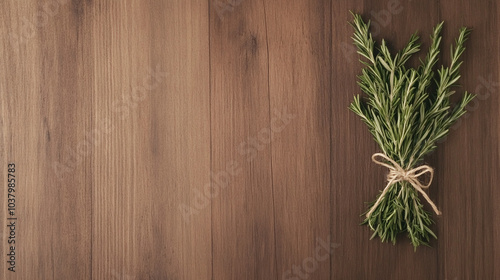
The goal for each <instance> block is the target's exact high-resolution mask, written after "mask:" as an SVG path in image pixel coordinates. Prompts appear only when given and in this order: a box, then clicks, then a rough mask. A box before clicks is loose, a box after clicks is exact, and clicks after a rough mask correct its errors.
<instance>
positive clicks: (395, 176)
mask: <svg viewBox="0 0 500 280" xmlns="http://www.w3.org/2000/svg"><path fill="white" fill-rule="evenodd" d="M377 158H383V159H385V160H386V161H388V162H390V163H391V164H388V163H385V162H383V161H379V160H377ZM372 161H373V162H375V163H376V164H378V165H382V166H385V167H387V168H389V174H388V175H387V181H388V183H387V186H385V188H384V190H383V191H382V193H381V194H380V196H379V197H378V199H377V201H376V202H375V204H373V206H372V208H371V209H370V211H369V212H368V213H367V214H366V218H370V216H371V214H372V213H373V211H375V208H377V206H378V205H379V204H380V202H381V201H382V198H383V197H384V195H385V193H386V192H387V191H388V190H389V187H390V186H391V185H392V184H394V183H397V182H401V181H407V182H408V183H410V184H411V185H412V186H413V188H415V189H416V190H417V191H418V192H420V193H421V194H422V196H423V197H424V198H425V200H427V202H428V203H429V204H430V205H431V206H432V209H434V212H436V214H438V215H441V211H439V210H438V208H437V207H436V205H435V204H434V203H433V202H432V200H431V199H430V198H429V196H427V194H426V193H425V192H424V190H423V189H428V188H429V187H430V185H431V183H432V178H433V177H434V169H432V167H430V166H428V165H421V166H419V167H416V168H413V169H410V170H404V169H403V168H402V167H401V166H400V165H399V164H398V163H397V162H395V161H394V160H392V159H391V158H389V157H388V156H386V155H384V154H382V153H375V154H373V155H372ZM425 173H429V174H430V175H431V178H430V180H429V183H427V184H425V185H423V184H422V183H421V182H420V181H419V180H418V177H420V176H422V175H424V174H425Z"/></svg>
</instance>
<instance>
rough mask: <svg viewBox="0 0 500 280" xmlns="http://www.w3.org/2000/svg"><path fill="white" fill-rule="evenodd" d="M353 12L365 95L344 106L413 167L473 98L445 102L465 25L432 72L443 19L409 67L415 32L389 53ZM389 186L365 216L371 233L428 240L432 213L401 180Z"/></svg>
mask: <svg viewBox="0 0 500 280" xmlns="http://www.w3.org/2000/svg"><path fill="white" fill-rule="evenodd" d="M351 13H352V12H351ZM352 15H353V17H354V20H353V22H352V23H351V25H352V27H353V28H354V35H353V37H352V39H353V40H354V45H355V46H356V47H357V49H358V53H359V54H360V55H361V56H362V58H363V59H361V60H360V61H361V63H363V64H364V66H365V67H364V69H363V70H362V72H361V75H359V76H358V85H359V87H360V88H361V90H362V91H363V92H364V93H365V94H366V96H365V97H360V96H359V95H357V96H355V97H354V101H353V102H352V103H351V105H350V107H349V108H350V109H351V110H352V111H353V112H354V113H356V114H357V115H358V116H360V117H361V119H362V120H363V122H365V123H366V125H367V126H368V128H369V130H370V132H371V134H372V135H373V137H374V139H375V141H376V142H377V143H378V145H379V146H380V149H381V150H382V152H383V153H384V154H385V155H386V156H388V157H389V158H391V159H393V160H394V161H396V162H397V163H398V164H399V165H400V166H401V167H403V168H404V169H405V170H408V169H411V168H414V167H415V166H417V165H418V164H419V163H421V162H422V160H423V158H424V156H425V155H427V154H429V153H430V152H432V151H433V150H434V149H435V148H436V142H437V141H439V140H440V139H442V138H443V137H444V136H446V135H447V134H448V132H449V129H450V127H451V125H452V124H453V123H454V122H455V121H456V120H457V119H458V118H460V117H461V116H462V115H463V114H464V113H465V112H466V111H465V106H466V105H467V104H468V103H469V102H470V101H471V100H472V99H473V98H474V95H472V94H470V93H468V92H465V93H464V95H463V97H462V99H461V101H460V102H458V103H457V104H455V105H452V104H451V103H450V97H451V96H452V95H453V94H454V93H455V91H454V90H453V88H454V87H455V86H457V82H458V80H459V79H460V73H459V70H460V66H461V65H462V62H461V61H459V59H460V56H461V55H462V53H463V52H464V50H465V46H464V43H465V41H466V40H467V37H468V35H469V33H470V30H469V29H467V28H461V29H460V35H459V36H458V38H457V39H456V41H455V46H452V47H451V64H450V65H449V66H448V67H445V66H441V68H439V69H438V70H437V77H435V70H434V66H435V64H436V62H437V61H438V55H439V47H440V43H441V35H440V32H441V29H442V27H443V22H441V23H440V24H438V25H437V26H436V27H435V28H434V31H433V33H432V35H431V40H432V44H431V46H430V48H429V51H428V53H427V55H426V57H425V59H424V60H423V61H422V60H421V65H420V66H419V67H418V68H417V69H413V68H407V67H406V66H405V63H406V62H407V61H408V59H410V57H411V56H412V55H413V54H415V53H417V52H418V51H419V50H420V43H419V42H418V39H419V37H418V36H417V34H413V35H411V37H410V39H409V41H408V43H407V45H406V47H404V48H403V49H402V50H401V51H399V52H398V53H396V54H395V55H392V54H391V53H390V51H389V49H388V47H387V45H386V42H385V40H382V41H381V43H380V45H379V46H376V42H375V41H374V40H373V38H372V35H371V34H370V32H369V29H370V21H368V22H367V23H365V22H364V21H363V19H362V18H361V16H360V15H357V14H354V13H352ZM389 188H390V189H389V190H388V191H387V192H386V194H385V195H384V197H383V198H382V200H381V202H380V204H379V205H378V206H377V207H376V209H374V211H373V213H372V214H371V215H370V216H369V217H368V218H367V219H366V220H365V221H364V224H368V225H369V226H370V228H371V229H372V230H373V231H374V233H373V236H372V238H373V237H375V236H379V237H380V239H381V240H382V241H392V242H393V243H396V236H397V235H398V234H399V233H402V232H407V233H408V236H409V238H410V240H411V243H412V244H413V246H414V247H415V249H416V248H417V247H418V246H419V245H428V242H429V240H430V237H431V236H432V237H434V238H436V235H435V234H434V232H433V231H432V230H431V229H430V226H431V224H432V223H433V221H432V218H431V214H430V213H429V212H427V211H425V210H424V209H423V205H422V204H421V203H420V199H419V197H418V193H417V191H416V190H415V189H414V188H413V187H412V186H411V185H410V184H409V183H408V182H405V181H400V182H396V183H394V184H392V185H391V186H389ZM377 198H378V197H377ZM372 205H373V203H371V205H369V206H370V208H371V206H372ZM370 208H369V209H370Z"/></svg>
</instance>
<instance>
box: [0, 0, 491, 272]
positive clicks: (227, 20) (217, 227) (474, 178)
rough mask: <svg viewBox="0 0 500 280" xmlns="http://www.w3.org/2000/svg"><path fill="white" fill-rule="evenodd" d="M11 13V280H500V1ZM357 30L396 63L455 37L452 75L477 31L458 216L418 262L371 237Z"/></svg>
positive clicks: (4, 12) (435, 192)
mask: <svg viewBox="0 0 500 280" xmlns="http://www.w3.org/2000/svg"><path fill="white" fill-rule="evenodd" d="M1 4H2V5H1V6H2V8H1V9H0V18H1V23H0V24H1V25H0V26H1V36H2V37H1V38H2V40H1V44H0V61H1V62H0V65H1V69H0V92H1V95H0V102H1V103H0V108H1V118H0V126H1V129H0V132H1V137H0V141H1V142H0V144H1V145H0V158H1V166H2V167H1V168H2V172H1V173H0V174H1V175H0V181H1V182H2V187H1V189H2V192H1V193H2V196H1V200H0V207H1V208H0V214H1V217H2V222H1V223H2V224H4V223H5V225H6V224H7V220H6V218H7V216H8V214H7V205H6V204H7V199H6V195H7V186H6V185H7V183H6V181H7V177H6V176H7V163H9V162H14V163H15V164H16V177H17V181H16V183H17V187H16V188H17V191H16V196H17V198H16V205H17V210H16V211H17V217H18V220H17V227H16V257H17V259H16V272H15V273H12V272H9V271H8V270H7V267H8V264H7V262H6V260H7V257H6V254H7V253H8V250H7V238H8V236H9V230H8V228H7V227H6V226H3V227H2V228H3V229H2V231H1V234H2V239H1V244H0V248H1V255H2V257H1V258H2V259H1V263H2V271H1V272H0V273H1V276H0V278H1V279H189V280H191V279H193V280H199V279H264V280H266V279H500V266H499V265H498V264H499V263H500V218H499V217H500V188H499V184H498V182H499V179H500V178H499V168H500V162H499V158H500V152H499V148H500V144H499V139H500V124H499V118H500V113H499V110H498V109H499V105H500V103H499V102H500V101H499V100H500V99H499V97H498V95H499V89H500V84H499V82H500V71H499V65H500V64H499V63H500V58H499V55H500V40H499V35H498V34H499V31H500V19H499V13H500V4H498V3H497V2H496V1H492V0H491V1H486V0H482V1H460V0H453V1H452V0H443V1H431V0H425V1H416V0H413V1H411V0H399V1H398V0H387V1H386V0H381V1H378V0H377V1H371V0H370V1H368V0H367V1H347V0H343V1H335V0H297V1H285V0H279V1H278V0H271V1H264V0H262V1H256V0H231V1H227V0H220V1H218V0H215V1H212V0H210V1H200V0H165V1H161V0H152V1H128V0H127V1H105V0H87V1H83V0H82V1H70V0H40V1H35V0H30V1H27V0H20V1H15V0H5V1H1ZM348 10H353V11H356V12H359V13H362V14H363V16H364V18H365V19H368V18H370V19H372V20H373V21H374V25H375V26H374V29H373V31H374V32H375V33H376V36H375V37H376V38H377V39H380V38H387V39H388V41H389V42H390V45H391V46H392V47H393V49H395V48H400V47H401V46H403V44H404V43H405V42H406V40H407V39H408V38H409V36H410V34H411V33H412V32H414V31H415V30H419V31H420V34H421V35H422V37H423V42H424V46H423V48H424V49H426V48H427V47H428V43H429V40H428V35H429V34H430V31H431V30H432V27H433V26H434V25H435V24H437V23H438V22H440V21H441V20H445V21H446V24H445V28H444V41H443V43H444V50H445V51H444V56H443V60H444V61H445V62H446V61H448V60H447V57H448V55H449V44H450V43H451V42H452V40H453V38H454V36H456V35H457V33H458V28H459V27H460V26H462V25H467V26H469V27H472V28H474V31H473V33H472V35H471V38H470V41H469V42H468V43H467V50H466V52H465V55H464V60H465V63H464V65H463V70H462V73H463V79H462V80H461V81H462V84H463V88H464V89H468V90H470V91H474V92H475V93H477V94H478V98H476V100H475V103H473V104H472V106H470V110H471V112H470V113H469V114H468V115H467V117H465V118H464V119H463V120H462V121H461V122H460V123H459V124H458V125H457V126H455V128H457V129H456V130H455V129H453V131H452V132H451V134H450V135H449V137H448V139H447V141H446V142H445V143H443V144H440V146H439V148H438V150H437V152H435V153H434V154H433V155H431V156H430V157H429V158H428V161H427V163H429V164H430V165H432V166H434V167H435V169H436V179H435V182H434V183H433V185H432V187H431V188H430V196H431V198H432V199H433V200H434V201H435V202H436V203H437V205H438V206H439V208H440V209H441V210H442V211H443V215H442V216H441V217H439V218H436V225H435V227H434V229H435V230H436V232H437V234H438V237H439V239H438V240H437V241H433V242H432V247H431V248H427V247H426V248H423V247H421V248H419V249H418V251H417V252H416V253H415V252H413V249H412V247H411V245H410V244H409V241H408V239H407V238H406V237H405V236H401V238H400V239H399V242H398V244H397V245H396V246H393V245H391V244H381V243H380V242H379V240H372V241H370V240H369V237H370V235H371V233H370V231H369V230H368V229H367V227H362V226H359V225H358V224H359V222H360V221H361V218H360V216H359V215H360V214H361V213H362V212H363V211H364V202H366V201H369V200H372V199H373V198H374V197H375V195H376V194H377V192H378V190H379V189H381V188H382V187H383V186H384V185H385V183H384V180H385V178H384V176H385V172H386V170H384V168H381V167H379V166H376V165H374V164H373V163H372V162H371V160H370V156H371V154H372V153H374V152H377V151H378V150H377V147H376V145H375V143H374V141H373V140H372V138H371V136H370V135H369V133H368V131H367V128H366V127H365V125H364V124H363V123H362V122H361V121H360V120H359V119H358V118H357V117H356V116H355V115H354V114H353V113H351V112H349V111H348V110H347V106H348V104H349V102H350V101H351V100H352V97H353V95H354V94H356V93H358V92H359V89H358V87H357V85H356V75H357V74H358V73H359V72H360V69H361V66H360V64H359V63H358V62H357V59H358V57H357V55H356V54H355V53H354V52H353V49H352V47H351V40H350V36H351V34H352V30H351V28H350V26H349V25H348V24H347V21H350V20H351V17H350V15H349V13H348ZM207 196H208V197H207ZM318 239H321V240H323V241H328V240H330V242H331V243H332V246H333V247H332V251H331V253H330V254H326V257H325V252H326V251H321V247H318V246H319V244H320V243H318V242H319V241H318ZM318 248H319V249H318ZM318 250H319V251H320V253H321V254H320V256H321V257H320V258H319V259H318V257H317V256H316V252H317V251H318ZM294 267H295V268H294ZM297 267H298V268H297ZM295 269H300V272H296V271H295ZM294 277H295V278H294Z"/></svg>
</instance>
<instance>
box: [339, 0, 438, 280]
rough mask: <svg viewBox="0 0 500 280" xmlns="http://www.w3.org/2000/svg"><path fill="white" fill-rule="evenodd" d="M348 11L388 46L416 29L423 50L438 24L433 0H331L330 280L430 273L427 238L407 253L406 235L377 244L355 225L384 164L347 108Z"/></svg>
mask: <svg viewBox="0 0 500 280" xmlns="http://www.w3.org/2000/svg"><path fill="white" fill-rule="evenodd" d="M348 10H353V11H355V12H357V13H361V14H362V15H363V18H364V19H365V20H368V19H370V20H371V21H372V28H371V31H372V34H373V35H374V38H375V39H376V40H378V41H379V42H380V39H382V38H384V39H386V40H387V42H388V44H389V47H390V48H391V49H392V50H393V51H396V50H399V49H400V48H402V47H403V46H404V45H405V44H406V43H407V40H408V39H409V37H410V35H411V34H413V33H414V32H415V31H417V30H418V32H419V34H420V35H421V37H422V38H421V41H422V42H423V46H422V50H423V52H424V53H425V52H426V50H427V48H428V46H429V41H430V40H429V35H430V34H431V31H432V28H433V27H434V25H435V24H437V23H438V22H439V17H438V7H437V5H436V3H435V2H432V1H426V2H425V3H424V2H421V1H418V2H415V1H413V2H412V1H365V3H364V4H361V3H351V2H345V1H341V2H338V3H336V6H334V9H333V14H332V18H333V26H334V28H333V29H332V36H333V38H332V40H333V42H334V43H333V46H334V47H333V56H332V59H333V60H332V61H334V63H333V65H334V67H333V68H332V93H333V94H335V98H333V99H332V149H334V150H333V151H332V155H333V156H332V182H333V183H332V205H333V215H332V221H333V224H332V235H333V236H335V237H336V238H337V239H338V240H339V243H341V244H342V245H343V246H341V247H340V248H339V253H338V254H334V255H333V257H332V278H331V279H348V278H353V277H354V278H357V279H366V278H372V277H374V276H376V278H380V279H436V278H437V273H438V267H437V263H436V259H437V257H438V254H437V248H436V242H434V241H433V242H432V243H431V244H432V245H433V246H434V248H426V247H420V248H419V249H418V251H417V253H414V252H413V248H412V246H411V244H410V243H409V241H408V238H407V237H406V236H401V237H400V238H399V239H398V243H397V244H396V246H392V244H387V243H381V242H380V239H378V238H375V239H374V240H369V238H370V236H371V234H372V232H371V231H370V230H369V228H368V227H366V226H359V223H360V222H362V221H363V218H362V217H360V215H361V213H363V212H364V211H366V205H365V202H369V201H372V200H373V199H375V197H376V195H377V193H378V192H379V190H381V189H382V188H383V187H384V186H385V183H386V181H385V180H386V179H385V174H386V173H387V170H385V169H384V168H380V167H379V166H377V165H375V164H373V163H372V161H371V155H372V154H373V153H375V152H379V148H378V147H377V145H376V144H375V141H373V139H372V136H371V135H370V133H369V131H368V129H367V127H366V125H365V124H364V123H362V122H361V121H360V120H359V118H358V117H357V116H356V115H355V114H353V113H352V112H350V111H348V110H347V107H348V106H349V104H350V102H351V101H352V100H353V95H354V94H358V93H361V90H360V89H359V87H358V86H357V84H356V75H358V74H359V73H360V71H361V68H362V65H361V63H359V62H358V59H359V57H358V55H357V54H356V53H355V51H356V49H355V48H353V47H352V45H351V44H352V40H351V39H350V37H351V36H352V32H353V30H352V28H351V27H350V26H349V25H347V23H346V22H347V21H352V17H351V15H350V14H349V13H348ZM422 15H425V16H422ZM414 62H416V60H413V63H414ZM339 65H341V66H339ZM427 163H428V164H430V165H431V166H435V161H434V159H433V157H429V158H427ZM437 189H439V188H438V187H436V183H434V184H433V186H432V188H431V191H430V196H431V197H432V198H433V200H437V199H436V198H437V197H438V195H437V193H438V192H437V191H438V190H437ZM438 202H439V201H438ZM438 222H439V219H438ZM435 230H437V228H435Z"/></svg>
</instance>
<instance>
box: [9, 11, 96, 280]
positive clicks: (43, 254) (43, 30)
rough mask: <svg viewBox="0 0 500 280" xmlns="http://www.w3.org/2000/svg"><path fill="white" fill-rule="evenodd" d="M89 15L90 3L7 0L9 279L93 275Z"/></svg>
mask: <svg viewBox="0 0 500 280" xmlns="http://www.w3.org/2000/svg"><path fill="white" fill-rule="evenodd" d="M89 16H90V15H89V14H88V13H87V10H86V4H85V3H82V4H81V5H77V6H75V5H73V4H72V3H67V1H66V2H64V1H60V2H56V1H52V3H49V5H40V4H39V2H38V1H6V3H4V6H3V8H2V11H1V12H0V18H1V21H2V31H3V32H2V43H1V47H0V59H1V61H2V63H1V64H0V65H1V67H2V69H1V74H0V79H1V80H0V84H1V93H0V102H1V105H0V106H1V130H2V137H1V139H2V140H1V141H2V143H1V146H2V148H1V150H2V152H1V160H0V161H1V168H2V171H1V174H2V175H1V182H2V196H1V202H0V207H1V213H2V216H1V218H2V224H4V223H5V225H7V217H11V216H10V215H8V213H7V211H6V210H7V188H6V187H7V186H6V182H7V177H6V176H7V163H10V162H13V163H15V176H16V182H15V184H16V187H15V189H16V191H15V193H13V194H14V195H15V196H16V197H15V200H16V210H15V217H17V220H16V221H15V223H16V224H15V239H11V240H15V244H14V243H11V244H8V243H7V238H8V236H10V234H11V233H10V230H11V229H10V228H8V227H6V226H3V227H2V237H3V238H2V242H1V245H0V246H1V248H2V250H1V254H2V271H1V275H2V276H0V278H2V279H54V278H57V279H89V278H90V273H91V261H90V260H91V216H90V211H91V200H90V198H91V196H90V194H91V191H92V170H91V162H92V158H91V157H89V155H90V153H91V150H90V149H89V148H88V147H84V145H83V144H82V143H83V141H84V139H85V132H86V131H89V130H90V129H91V128H92V125H93V122H94V120H95V119H94V116H93V114H92V95H91V88H92V70H93V69H92V62H93V60H92V53H91V48H90V46H89V45H88V44H86V42H87V41H90V40H91V37H92V34H91V33H90V32H89V28H88V27H89V25H88V24H87V22H88V18H89ZM4 36H5V37H4ZM4 184H5V185H4ZM8 245H9V246H15V255H16V266H15V270H16V272H15V273H12V272H10V271H9V270H8V267H10V264H8V263H7V262H6V255H7V254H9V253H11V250H10V248H8V247H7V246H8Z"/></svg>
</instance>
